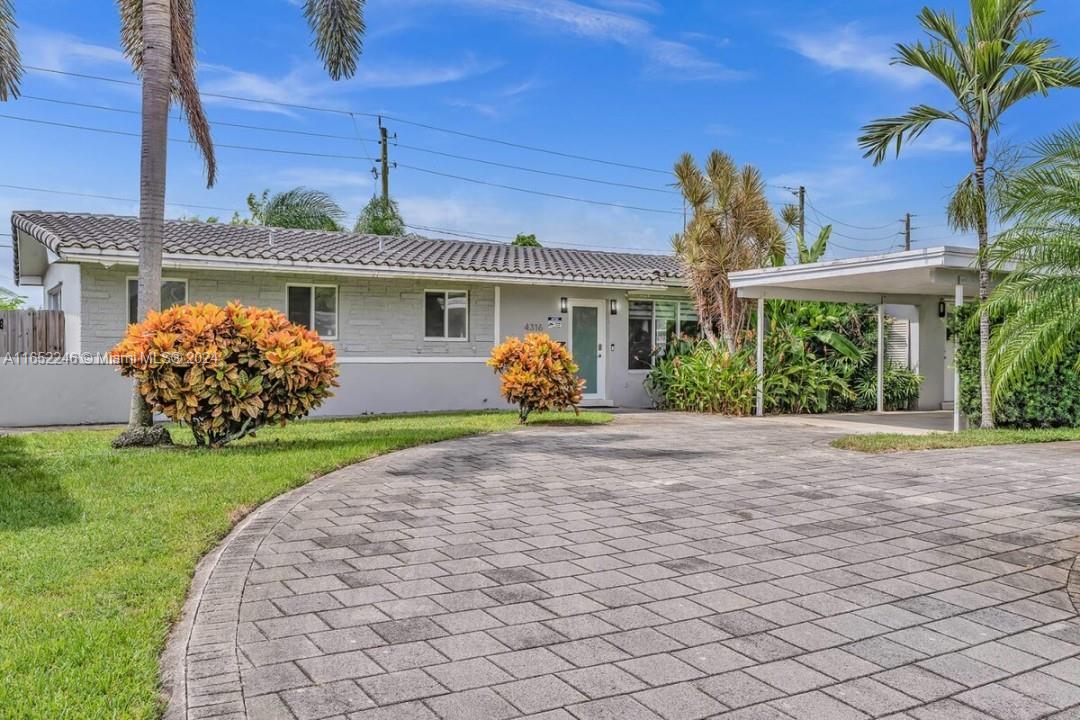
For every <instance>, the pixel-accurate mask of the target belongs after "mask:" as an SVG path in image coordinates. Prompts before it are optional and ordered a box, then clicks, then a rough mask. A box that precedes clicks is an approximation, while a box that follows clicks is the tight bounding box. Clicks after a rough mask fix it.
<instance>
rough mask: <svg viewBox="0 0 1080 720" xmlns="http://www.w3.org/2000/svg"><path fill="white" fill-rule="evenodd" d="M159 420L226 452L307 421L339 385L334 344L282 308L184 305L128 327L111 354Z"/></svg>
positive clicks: (200, 441)
mask: <svg viewBox="0 0 1080 720" xmlns="http://www.w3.org/2000/svg"><path fill="white" fill-rule="evenodd" d="M111 357H112V359H113V361H114V362H117V363H119V367H120V372H121V373H122V374H124V375H127V376H129V377H133V378H134V379H135V380H136V382H137V383H138V388H139V393H140V394H141V395H142V396H143V398H144V399H145V400H146V402H147V404H149V405H150V407H152V408H153V410H154V412H157V413H163V414H164V415H165V416H166V417H168V418H170V419H171V420H174V421H176V422H179V423H184V424H187V425H189V426H191V431H192V433H193V434H194V436H195V442H196V444H198V445H200V446H202V445H209V446H210V447H220V446H222V445H224V444H226V443H228V442H230V441H232V440H236V439H238V438H241V437H243V436H245V435H250V434H253V433H254V432H255V431H256V430H258V429H259V428H260V427H262V426H264V425H267V424H270V423H276V424H280V425H284V424H285V423H286V422H287V421H289V420H296V419H298V418H302V417H304V416H305V415H307V414H308V413H309V412H310V411H311V410H313V409H314V408H317V407H318V406H319V405H321V404H322V402H323V401H324V400H325V399H326V398H328V397H330V396H331V394H332V393H331V391H330V389H331V387H336V386H337V384H338V383H337V376H338V369H337V360H336V355H335V352H334V348H333V346H332V345H329V344H327V343H325V342H323V341H322V340H320V339H319V336H318V335H317V334H316V333H315V332H313V331H311V330H308V329H307V328H305V327H302V326H299V325H293V324H292V323H290V322H289V321H288V319H287V318H286V317H285V316H284V315H283V314H282V313H280V312H278V311H277V310H269V309H261V308H253V307H245V306H244V305H240V304H238V303H230V304H229V305H226V306H225V307H218V306H217V305H210V304H202V303H200V304H197V305H178V306H175V307H172V308H169V309H168V310H164V311H162V312H151V313H150V314H149V315H148V316H147V318H146V320H145V321H144V322H141V323H138V324H136V325H130V326H128V330H127V334H126V335H125V336H124V339H123V340H121V341H120V343H119V344H118V345H117V346H116V347H114V348H113V349H112V351H111Z"/></svg>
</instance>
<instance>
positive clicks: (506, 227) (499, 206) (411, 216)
mask: <svg viewBox="0 0 1080 720" xmlns="http://www.w3.org/2000/svg"><path fill="white" fill-rule="evenodd" d="M398 204H399V206H400V207H401V214H402V215H403V216H404V218H405V221H406V222H407V223H410V224H412V225H423V226H427V227H433V228H441V229H444V230H451V231H455V232H459V233H462V234H466V235H467V234H469V233H477V234H479V233H484V234H486V235H494V236H498V237H499V238H505V239H507V240H509V239H510V238H512V237H514V236H515V235H516V234H517V233H519V232H525V233H536V236H537V239H538V240H540V242H541V243H543V244H545V245H567V246H574V245H582V244H584V245H588V246H589V247H588V248H583V249H599V248H596V247H593V246H599V247H606V248H611V249H624V250H645V251H657V252H667V251H669V250H670V248H671V243H670V238H671V234H672V233H673V232H675V230H677V229H678V228H677V227H676V221H675V220H672V221H671V222H669V223H668V225H670V226H663V224H664V223H665V222H666V221H665V220H661V219H658V218H656V217H650V216H648V215H646V214H644V213H637V212H634V211H631V210H625V209H621V208H602V207H588V206H583V205H580V206H579V205H574V204H572V203H566V202H560V201H557V200H550V201H549V200H540V201H537V202H532V201H529V202H528V203H526V204H517V203H508V202H507V201H506V200H502V199H499V198H497V197H493V196H487V195H478V196H462V195H438V196H426V195H415V196H402V197H400V198H399V199H398ZM417 232H420V234H422V235H424V234H426V235H437V234H438V233H436V232H432V231H417ZM480 237H481V238H483V237H484V235H480ZM492 239H493V240H495V238H492ZM496 241H497V240H496Z"/></svg>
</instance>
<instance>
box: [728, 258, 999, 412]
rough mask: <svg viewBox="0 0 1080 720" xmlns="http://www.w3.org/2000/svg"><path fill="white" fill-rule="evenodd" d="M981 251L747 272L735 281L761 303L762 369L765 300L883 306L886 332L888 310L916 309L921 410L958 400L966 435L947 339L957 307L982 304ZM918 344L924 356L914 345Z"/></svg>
mask: <svg viewBox="0 0 1080 720" xmlns="http://www.w3.org/2000/svg"><path fill="white" fill-rule="evenodd" d="M977 255H978V253H977V251H976V250H975V249H974V248H965V247H951V246H942V247H933V248H925V249H919V250H904V251H900V252H894V253H886V254H883V255H869V256H864V257H854V258H845V259H843V260H829V261H825V262H816V263H806V264H803V265H785V266H782V267H769V268H760V269H756V270H744V271H741V272H734V273H731V274H730V275H729V279H730V282H731V285H732V287H734V288H736V289H737V290H738V293H739V297H742V298H748V299H751V298H753V299H757V333H756V338H757V366H758V367H759V368H761V367H764V359H765V346H764V340H765V300H767V299H783V300H818V301H825V302H840V303H860V304H869V305H876V306H877V310H878V327H884V319H885V315H886V308H887V307H888V306H910V307H914V308H915V309H916V311H917V321H915V322H914V323H913V327H912V335H913V340H912V342H913V353H912V355H913V369H914V370H915V371H916V372H918V373H919V374H920V375H922V376H923V378H924V380H923V384H922V387H921V388H920V390H919V410H923V411H933V410H941V409H943V407H944V406H945V404H946V403H947V402H948V401H949V400H953V401H954V402H953V403H952V409H953V429H954V430H959V429H960V409H959V403H957V402H955V393H956V389H957V388H959V385H960V382H959V377H958V373H957V371H956V369H955V368H954V367H951V365H952V362H951V357H952V350H953V348H952V343H951V342H950V341H949V339H948V338H947V337H946V322H945V321H946V317H947V315H948V313H949V308H950V307H951V306H959V305H963V304H964V300H965V298H977V297H978V272H977V271H976V258H977ZM916 343H917V350H915V349H914V345H915V344H916ZM877 350H878V351H877V411H878V412H879V413H882V412H884V409H885V406H884V392H883V390H884V387H883V386H884V378H885V364H884V362H885V361H884V359H885V334H884V333H883V332H879V333H878V348H877ZM756 412H757V414H758V415H759V416H760V415H764V414H765V385H764V377H763V376H762V377H759V379H758V386H757V408H756Z"/></svg>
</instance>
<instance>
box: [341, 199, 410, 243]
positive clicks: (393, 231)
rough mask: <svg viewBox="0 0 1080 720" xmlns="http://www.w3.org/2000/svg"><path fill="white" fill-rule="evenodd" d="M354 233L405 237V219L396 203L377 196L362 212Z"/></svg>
mask: <svg viewBox="0 0 1080 720" xmlns="http://www.w3.org/2000/svg"><path fill="white" fill-rule="evenodd" d="M353 231H354V232H358V233H364V234H365V235H404V234H405V219H404V218H402V217H401V211H400V210H398V206H397V203H396V202H394V201H393V200H392V199H390V198H384V197H381V196H379V195H376V196H375V197H373V198H371V200H370V201H369V202H368V204H367V205H365V206H364V209H363V210H361V211H360V217H358V218H357V219H356V225H355V226H354V227H353Z"/></svg>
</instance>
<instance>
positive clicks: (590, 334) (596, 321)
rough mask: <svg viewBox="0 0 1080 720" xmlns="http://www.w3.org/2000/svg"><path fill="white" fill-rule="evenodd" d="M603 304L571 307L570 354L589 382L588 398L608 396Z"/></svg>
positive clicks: (588, 302) (582, 304)
mask: <svg viewBox="0 0 1080 720" xmlns="http://www.w3.org/2000/svg"><path fill="white" fill-rule="evenodd" d="M600 310H601V303H600V302H599V301H579V302H575V303H574V304H573V305H572V306H571V308H570V352H571V353H573V355H574V362H576V363H577V365H578V375H579V376H580V377H581V378H582V379H583V380H585V397H587V398H602V397H603V396H604V365H603V363H604V337H603V335H604V331H603V326H602V325H601V318H602V317H603V316H602V315H601V314H600Z"/></svg>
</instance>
